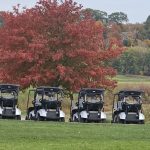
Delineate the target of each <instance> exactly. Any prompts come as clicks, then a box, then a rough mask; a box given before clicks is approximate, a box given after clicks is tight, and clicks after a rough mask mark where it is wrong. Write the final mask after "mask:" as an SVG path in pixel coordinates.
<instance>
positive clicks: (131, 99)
mask: <svg viewBox="0 0 150 150" xmlns="http://www.w3.org/2000/svg"><path fill="white" fill-rule="evenodd" d="M124 101H125V102H126V103H127V104H139V103H140V101H141V99H140V97H139V96H136V97H135V96H126V97H124Z"/></svg>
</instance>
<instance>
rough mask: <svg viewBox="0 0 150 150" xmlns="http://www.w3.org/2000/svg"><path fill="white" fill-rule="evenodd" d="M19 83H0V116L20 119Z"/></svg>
mask: <svg viewBox="0 0 150 150" xmlns="http://www.w3.org/2000/svg"><path fill="white" fill-rule="evenodd" d="M18 93H19V85H14V84H0V118H5V119H9V118H11V119H19V120H20V119H21V111H20V109H18Z"/></svg>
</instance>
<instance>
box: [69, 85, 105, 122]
mask: <svg viewBox="0 0 150 150" xmlns="http://www.w3.org/2000/svg"><path fill="white" fill-rule="evenodd" d="M103 105H104V89H96V88H84V89H81V91H80V92H79V94H78V102H77V103H76V106H73V102H71V110H70V111H71V113H70V115H71V117H70V118H71V119H70V120H71V121H79V122H89V121H94V122H102V121H104V120H106V114H105V113H104V109H103Z"/></svg>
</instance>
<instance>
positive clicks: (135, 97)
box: [112, 90, 145, 124]
mask: <svg viewBox="0 0 150 150" xmlns="http://www.w3.org/2000/svg"><path fill="white" fill-rule="evenodd" d="M142 95H143V92H142V91H130V90H124V91H120V92H119V93H117V94H115V95H114V100H113V107H112V123H141V124H144V120H145V116H144V115H143V112H142Z"/></svg>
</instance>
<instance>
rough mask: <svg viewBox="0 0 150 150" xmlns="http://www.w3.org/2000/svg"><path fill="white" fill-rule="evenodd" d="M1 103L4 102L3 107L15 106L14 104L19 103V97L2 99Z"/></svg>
mask: <svg viewBox="0 0 150 150" xmlns="http://www.w3.org/2000/svg"><path fill="white" fill-rule="evenodd" d="M0 104H1V105H2V104H3V107H13V106H14V105H17V99H5V98H1V99H0Z"/></svg>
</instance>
